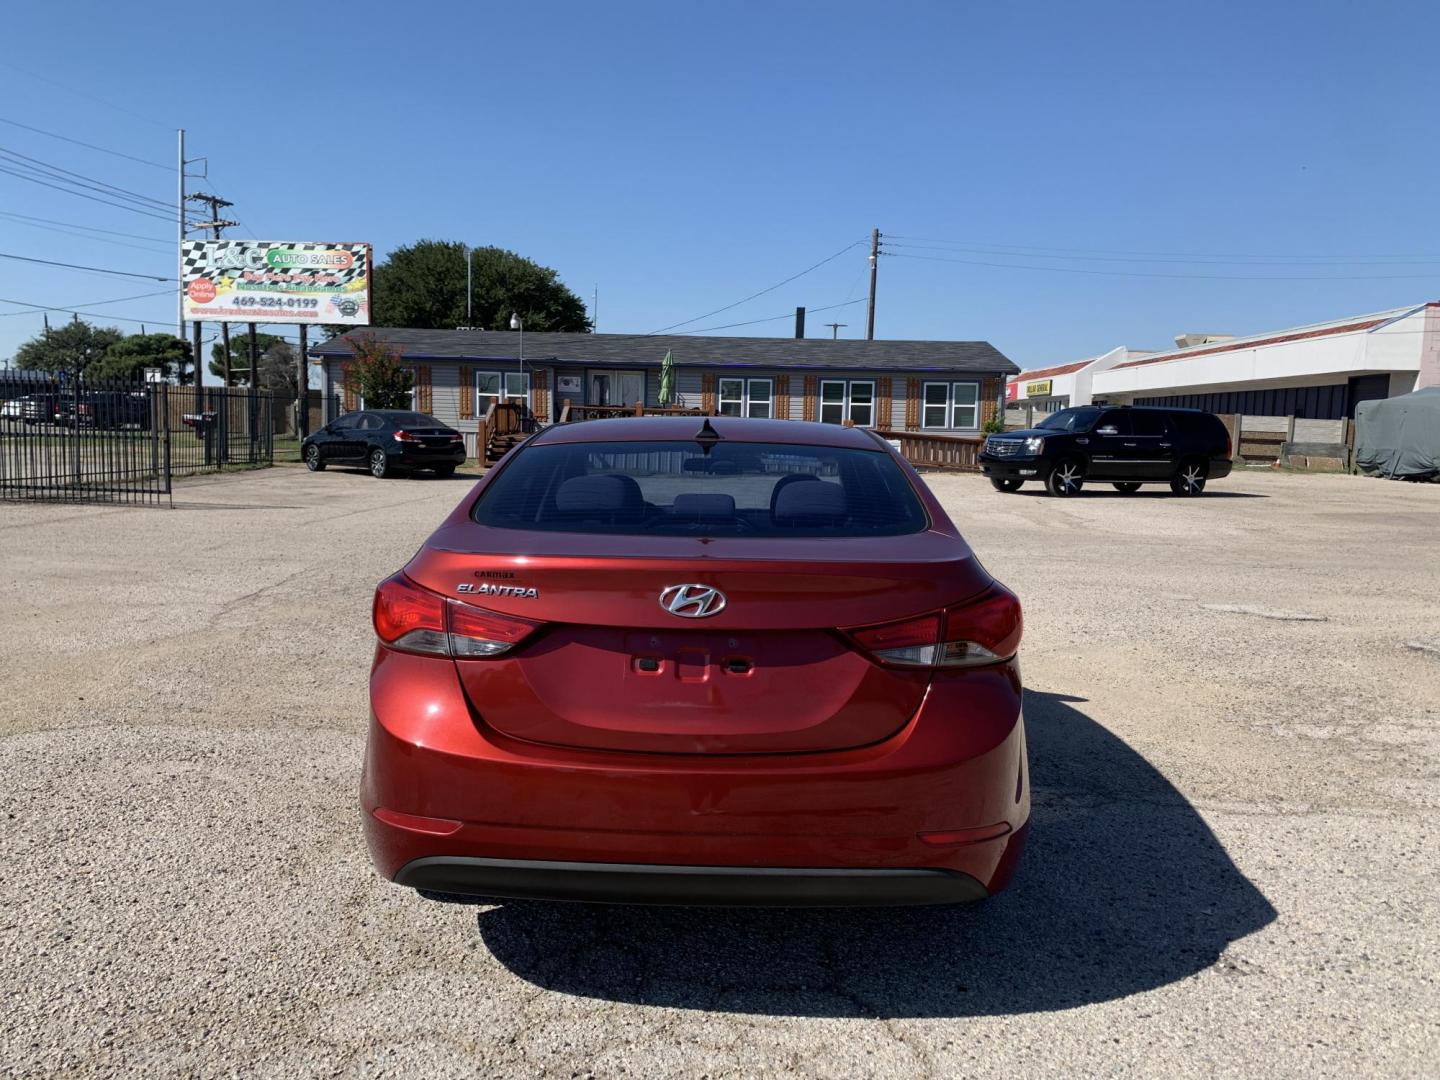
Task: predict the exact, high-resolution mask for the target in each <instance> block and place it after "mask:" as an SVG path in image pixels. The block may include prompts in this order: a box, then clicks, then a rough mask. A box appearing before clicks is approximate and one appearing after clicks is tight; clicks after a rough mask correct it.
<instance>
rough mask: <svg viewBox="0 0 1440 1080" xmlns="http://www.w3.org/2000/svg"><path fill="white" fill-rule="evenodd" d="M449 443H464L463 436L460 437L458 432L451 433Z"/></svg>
mask: <svg viewBox="0 0 1440 1080" xmlns="http://www.w3.org/2000/svg"><path fill="white" fill-rule="evenodd" d="M450 441H451V442H464V441H465V436H464V435H461V434H460V432H458V431H456V432H452V433H451V435H450Z"/></svg>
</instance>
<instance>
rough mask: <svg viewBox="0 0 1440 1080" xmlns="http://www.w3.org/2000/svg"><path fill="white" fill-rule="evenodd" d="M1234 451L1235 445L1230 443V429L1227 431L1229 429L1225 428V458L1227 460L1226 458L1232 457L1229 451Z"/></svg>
mask: <svg viewBox="0 0 1440 1080" xmlns="http://www.w3.org/2000/svg"><path fill="white" fill-rule="evenodd" d="M1234 449H1235V444H1234V443H1233V442H1231V441H1230V429H1229V428H1226V429H1225V456H1226V457H1227V458H1228V457H1233V456H1234V455H1233V454H1232V453H1231V451H1233V450H1234Z"/></svg>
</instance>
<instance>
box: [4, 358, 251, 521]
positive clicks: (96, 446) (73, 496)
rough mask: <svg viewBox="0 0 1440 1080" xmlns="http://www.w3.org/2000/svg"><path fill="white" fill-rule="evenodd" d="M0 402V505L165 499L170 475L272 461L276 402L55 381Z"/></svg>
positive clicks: (228, 393)
mask: <svg viewBox="0 0 1440 1080" xmlns="http://www.w3.org/2000/svg"><path fill="white" fill-rule="evenodd" d="M25 389H26V390H27V392H26V393H25V394H23V395H21V396H19V397H15V398H12V399H10V400H8V401H5V402H3V403H0V499H9V500H40V501H47V502H121V503H142V504H146V503H148V504H159V503H161V502H162V501H163V502H168V501H169V499H170V495H171V488H172V480H173V479H174V477H176V476H184V475H193V474H195V473H203V472H218V471H220V470H221V469H224V468H227V467H239V468H244V467H255V466H261V465H269V464H270V463H271V462H272V461H273V460H274V441H273V439H274V435H273V432H274V415H275V400H274V396H273V395H271V394H269V393H265V392H261V391H249V390H243V389H234V388H230V389H226V388H222V387H204V388H202V389H201V390H200V392H199V393H198V394H197V392H196V390H195V388H194V387H188V386H172V385H170V384H168V383H134V382H112V381H102V380H90V379H74V378H64V377H55V378H52V379H45V380H43V381H41V382H38V383H36V382H31V383H30V384H29V385H27V386H26V388H25Z"/></svg>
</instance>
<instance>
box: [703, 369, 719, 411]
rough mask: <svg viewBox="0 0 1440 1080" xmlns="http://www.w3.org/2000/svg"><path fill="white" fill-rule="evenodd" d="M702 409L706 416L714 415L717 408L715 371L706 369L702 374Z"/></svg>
mask: <svg viewBox="0 0 1440 1080" xmlns="http://www.w3.org/2000/svg"><path fill="white" fill-rule="evenodd" d="M700 411H701V412H703V413H704V414H705V415H706V416H714V415H715V412H716V409H715V373H714V372H713V371H705V372H702V373H701V374H700Z"/></svg>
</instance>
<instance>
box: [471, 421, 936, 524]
mask: <svg viewBox="0 0 1440 1080" xmlns="http://www.w3.org/2000/svg"><path fill="white" fill-rule="evenodd" d="M475 520H476V521H478V522H479V523H480V524H482V525H493V526H495V527H497V528H501V529H538V530H541V531H545V532H570V533H610V534H623V535H633V536H712V535H713V536H734V537H746V536H754V537H776V536H897V535H900V534H902V533H914V532H920V531H922V530H923V529H925V528H926V526H927V525H928V520H927V518H926V516H925V510H924V508H923V507H922V506H921V504H920V499H919V497H918V496H917V495H916V493H915V491H914V489H913V488H912V487H911V486H910V483H909V481H908V480H907V479H906V477H905V474H904V473H903V472H901V470H900V468H899V466H897V465H896V463H895V461H894V460H893V459H892V458H891V457H890V456H889V455H888V454H886V453H884V452H882V451H878V450H876V451H872V450H857V449H840V448H836V447H829V446H794V445H790V444H778V443H725V442H721V443H717V444H716V445H714V446H713V447H711V449H710V452H709V453H708V454H707V453H705V451H704V450H703V449H701V447H700V446H699V445H698V444H696V443H694V442H688V441H687V442H619V443H562V444H557V445H554V446H543V445H542V446H532V447H528V448H525V449H522V450H519V451H517V455H516V457H515V459H514V460H513V461H511V462H510V463H508V464H507V465H506V466H505V467H504V468H503V469H502V470H501V472H500V474H499V475H498V476H496V477H495V479H494V481H492V482H491V483H490V485H489V486H488V487H486V489H485V491H484V493H483V494H482V495H481V497H480V501H479V503H478V504H477V505H476V507H475Z"/></svg>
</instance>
